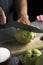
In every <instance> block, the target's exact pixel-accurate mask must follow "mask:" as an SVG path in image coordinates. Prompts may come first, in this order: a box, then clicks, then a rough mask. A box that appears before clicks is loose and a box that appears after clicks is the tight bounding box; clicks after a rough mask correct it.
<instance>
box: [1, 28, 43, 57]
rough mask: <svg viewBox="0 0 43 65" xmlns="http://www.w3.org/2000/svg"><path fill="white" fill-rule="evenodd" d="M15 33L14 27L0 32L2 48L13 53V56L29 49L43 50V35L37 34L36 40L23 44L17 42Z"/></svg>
mask: <svg viewBox="0 0 43 65" xmlns="http://www.w3.org/2000/svg"><path fill="white" fill-rule="evenodd" d="M15 32H16V29H15V28H14V27H10V28H6V29H1V30H0V47H5V48H8V49H9V50H10V51H11V54H12V56H13V55H18V54H21V53H22V52H24V51H25V50H27V49H33V48H43V41H42V40H40V37H41V36H43V33H40V34H38V33H36V37H35V38H34V40H32V41H31V42H30V43H28V44H21V43H18V42H17V41H16V40H15V38H14V34H15Z"/></svg>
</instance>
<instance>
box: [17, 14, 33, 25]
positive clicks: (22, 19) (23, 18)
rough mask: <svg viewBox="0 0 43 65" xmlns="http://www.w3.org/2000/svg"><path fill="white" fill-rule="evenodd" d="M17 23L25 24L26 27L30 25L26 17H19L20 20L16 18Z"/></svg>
mask: <svg viewBox="0 0 43 65" xmlns="http://www.w3.org/2000/svg"><path fill="white" fill-rule="evenodd" d="M17 21H18V22H19V23H23V24H26V25H32V24H31V22H30V20H29V19H28V16H24V15H23V16H21V17H20V18H18V20H17Z"/></svg>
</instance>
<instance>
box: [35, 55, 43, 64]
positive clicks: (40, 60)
mask: <svg viewBox="0 0 43 65" xmlns="http://www.w3.org/2000/svg"><path fill="white" fill-rule="evenodd" d="M36 65H43V55H41V56H40V57H39V58H38V59H37V61H36Z"/></svg>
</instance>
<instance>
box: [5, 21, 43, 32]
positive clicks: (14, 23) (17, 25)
mask: <svg viewBox="0 0 43 65" xmlns="http://www.w3.org/2000/svg"><path fill="white" fill-rule="evenodd" d="M6 27H7V28H8V27H15V28H21V29H24V30H28V31H32V32H35V33H43V30H42V29H40V28H37V27H35V26H30V25H26V24H23V23H18V22H17V21H14V20H10V21H9V22H8V23H7V24H6V25H5V28H6Z"/></svg>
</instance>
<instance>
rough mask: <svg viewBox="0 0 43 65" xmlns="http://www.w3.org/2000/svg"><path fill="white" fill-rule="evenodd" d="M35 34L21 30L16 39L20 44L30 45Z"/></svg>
mask: <svg viewBox="0 0 43 65" xmlns="http://www.w3.org/2000/svg"><path fill="white" fill-rule="evenodd" d="M32 35H33V32H30V31H26V30H22V29H19V30H17V32H16V33H15V38H16V40H17V41H18V42H20V43H29V42H30V41H31V40H32Z"/></svg>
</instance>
